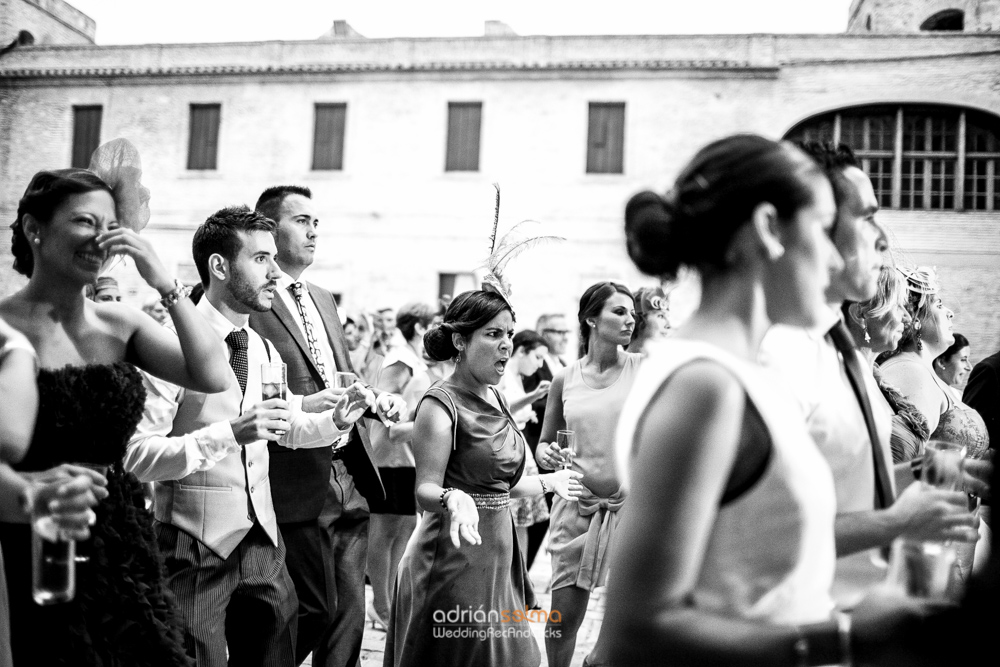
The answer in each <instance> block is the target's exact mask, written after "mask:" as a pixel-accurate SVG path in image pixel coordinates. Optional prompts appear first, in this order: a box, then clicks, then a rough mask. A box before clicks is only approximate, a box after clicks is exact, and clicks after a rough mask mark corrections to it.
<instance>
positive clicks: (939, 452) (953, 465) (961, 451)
mask: <svg viewBox="0 0 1000 667" xmlns="http://www.w3.org/2000/svg"><path fill="white" fill-rule="evenodd" d="M966 454H967V449H966V447H965V446H963V445H960V444H958V443H955V442H948V441H947V440H931V441H929V442H928V443H927V444H926V445H924V461H923V474H922V475H921V477H922V479H923V482H924V484H925V485H927V486H930V487H934V488H935V489H941V490H942V491H959V490H961V488H962V472H963V468H964V466H965V457H966Z"/></svg>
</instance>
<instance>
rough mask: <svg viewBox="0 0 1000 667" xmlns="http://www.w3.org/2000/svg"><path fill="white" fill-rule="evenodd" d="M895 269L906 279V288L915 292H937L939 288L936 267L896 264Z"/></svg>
mask: <svg viewBox="0 0 1000 667" xmlns="http://www.w3.org/2000/svg"><path fill="white" fill-rule="evenodd" d="M896 271H897V272H898V273H899V275H901V276H902V277H903V280H905V281H906V289H908V290H910V291H911V292H915V293H917V294H937V293H938V290H939V289H940V285H939V284H938V277H937V267H933V266H897V267H896Z"/></svg>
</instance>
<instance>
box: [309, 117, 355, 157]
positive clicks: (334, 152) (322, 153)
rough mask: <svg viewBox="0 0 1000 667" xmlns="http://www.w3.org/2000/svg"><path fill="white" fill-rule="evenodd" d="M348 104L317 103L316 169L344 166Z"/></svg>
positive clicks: (314, 135) (314, 143) (314, 139)
mask: <svg viewBox="0 0 1000 667" xmlns="http://www.w3.org/2000/svg"><path fill="white" fill-rule="evenodd" d="M346 120H347V105H346V104H317V105H316V127H315V131H314V134H313V164H312V168H313V169H314V170H327V169H331V170H340V169H343V168H344V126H345V123H346Z"/></svg>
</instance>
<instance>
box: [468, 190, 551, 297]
mask: <svg viewBox="0 0 1000 667" xmlns="http://www.w3.org/2000/svg"><path fill="white" fill-rule="evenodd" d="M493 187H494V188H495V189H496V191H497V197H496V206H495V208H494V211H493V233H492V234H490V256H489V257H488V258H487V259H486V264H485V265H484V268H485V269H486V275H485V276H483V285H482V289H483V291H485V292H494V293H495V294H499V295H500V296H501V297H502V298H503V300H504V301H506V302H507V305H508V306H510V307H511V309H513V307H514V306H513V304H511V302H510V281H508V280H507V279H506V278H504V276H503V271H504V269H505V268H506V266H507V262H509V261H510V260H512V259H514V258H515V257H517V256H518V255H520V254H521V253H522V252H524V251H525V250H527V249H528V248H531V247H533V246H536V245H538V244H539V243H545V242H546V241H565V240H566V239H564V238H563V237H561V236H527V235H525V233H524V230H523V229H522V227H523V226H524V225H526V224H527V223H531V222H534V221H533V220H522V221H521V222H519V223H517V224H516V225H514V226H513V227H511V229H510V231H508V232H507V233H506V234H504V235H503V236H502V237H501V238H500V240H499V241H498V240H497V227H499V225H500V186H499V185H497V184H496V183H494V184H493Z"/></svg>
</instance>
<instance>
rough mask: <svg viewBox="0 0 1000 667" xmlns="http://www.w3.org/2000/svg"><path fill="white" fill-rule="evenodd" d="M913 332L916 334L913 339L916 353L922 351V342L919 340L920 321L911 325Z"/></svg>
mask: <svg viewBox="0 0 1000 667" xmlns="http://www.w3.org/2000/svg"><path fill="white" fill-rule="evenodd" d="M913 330H914V331H916V332H917V333H916V334H914V336H913V337H914V338H915V339H916V341H917V351H918V352H919V351H920V350H923V349H924V341H922V340H920V320H917V321H915V322H914V323H913Z"/></svg>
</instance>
